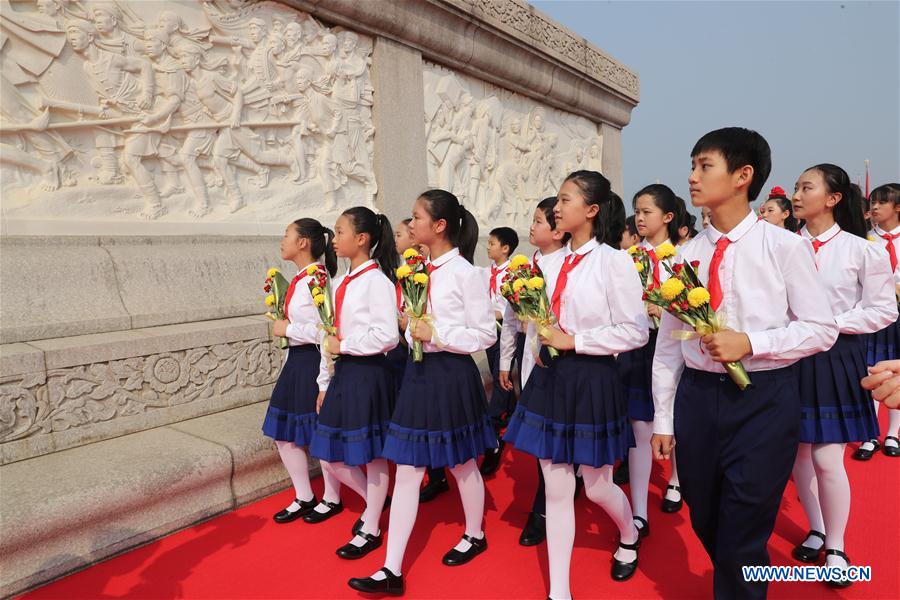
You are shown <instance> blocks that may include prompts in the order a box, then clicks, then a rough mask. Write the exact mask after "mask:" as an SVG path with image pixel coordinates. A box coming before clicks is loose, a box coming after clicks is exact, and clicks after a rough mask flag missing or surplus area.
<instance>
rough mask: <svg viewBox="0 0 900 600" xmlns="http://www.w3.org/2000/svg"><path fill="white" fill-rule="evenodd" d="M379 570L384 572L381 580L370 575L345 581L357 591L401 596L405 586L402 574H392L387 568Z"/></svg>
mask: <svg viewBox="0 0 900 600" xmlns="http://www.w3.org/2000/svg"><path fill="white" fill-rule="evenodd" d="M381 572H382V573H384V574H385V578H384V579H382V580H381V581H377V580H375V579H372V578H371V577H354V578H353V579H351V580H350V581H348V582H347V585H349V586H350V587H351V588H353V589H354V590H356V591H357V592H365V593H367V594H387V595H389V596H402V595H403V591H404V587H405V586H404V585H403V576H402V575H394V574H393V573H391V571H390V569H388V568H383V569H381Z"/></svg>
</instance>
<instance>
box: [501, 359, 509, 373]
mask: <svg viewBox="0 0 900 600" xmlns="http://www.w3.org/2000/svg"><path fill="white" fill-rule="evenodd" d="M511 369H512V360H511V359H508V358H501V359H500V370H501V371H509V370H511Z"/></svg>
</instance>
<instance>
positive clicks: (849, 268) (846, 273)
mask: <svg viewBox="0 0 900 600" xmlns="http://www.w3.org/2000/svg"><path fill="white" fill-rule="evenodd" d="M800 235H802V236H803V237H804V238H805V239H807V240H809V241H810V243H811V242H812V240H813V239H816V240H818V241H819V242H822V243H823V245H822V246H819V251H818V252H817V253H816V268H817V269H818V272H819V278H820V279H821V280H822V283H824V284H825V288H826V290H827V293H828V300H829V302H830V303H831V308H832V310H833V311H834V320H835V321H836V322H837V324H838V327H840V329H841V333H851V334H862V333H875V332H876V331H881V330H882V329H884V328H885V327H887V326H888V325H890V324H891V323H893V322H894V321H896V320H897V298H896V295H895V293H894V280H893V275H892V273H891V261H890V259H889V258H888V254H887V252H883V251H881V250H880V249H879V248H878V246H877V245H875V244H872V243H871V242H868V241H867V240H865V239H863V238H861V237H859V236H856V235H853V234H852V233H847V232H846V231H843V230H842V229H841V228H840V226H839V225H838V224H837V223H835V224H834V225H832V226H831V228H830V229H829V230H828V231H825V232H824V233H822V234H821V235H819V236H817V237H816V238H813V237H812V235H810V233H809V231H808V230H807V229H806V227H803V229H801V230H800Z"/></svg>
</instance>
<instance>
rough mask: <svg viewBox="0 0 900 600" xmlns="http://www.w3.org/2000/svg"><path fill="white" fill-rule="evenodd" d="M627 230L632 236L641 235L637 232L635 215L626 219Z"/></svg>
mask: <svg viewBox="0 0 900 600" xmlns="http://www.w3.org/2000/svg"><path fill="white" fill-rule="evenodd" d="M625 229H626V230H627V231H628V233H629V234H631V235H637V236H639V235H640V234H639V233H638V230H637V224H635V222H634V215H631V216H630V217H628V218H627V219H625Z"/></svg>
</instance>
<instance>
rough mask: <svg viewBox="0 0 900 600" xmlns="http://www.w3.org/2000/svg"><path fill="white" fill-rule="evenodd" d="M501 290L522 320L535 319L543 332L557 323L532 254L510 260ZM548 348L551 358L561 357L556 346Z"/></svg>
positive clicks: (517, 256)
mask: <svg viewBox="0 0 900 600" xmlns="http://www.w3.org/2000/svg"><path fill="white" fill-rule="evenodd" d="M500 293H501V294H503V297H504V298H506V300H507V302H509V305H510V306H512V308H513V311H514V312H515V313H516V316H517V317H518V318H519V320H520V321H531V322H533V323H534V324H535V325H536V326H537V328H538V333H539V334H545V333H546V332H548V330H549V329H550V327H552V326H553V325H554V324H555V323H556V318H555V317H554V316H553V311H551V310H550V300H549V298H547V288H546V286H545V285H544V277H543V273H541V270H540V269H539V268H538V266H537V265H532V264H531V263H530V262H529V261H528V257H526V256H524V255H522V254H517V255H516V256H513V257H512V258H511V259H510V261H509V268H508V269H507V272H506V275H505V276H504V277H503V285H501V286H500ZM547 350H548V351H549V352H550V356H551V358H556V357H557V356H559V351H558V350H557V349H556V348H553V347H551V346H548V347H547Z"/></svg>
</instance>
